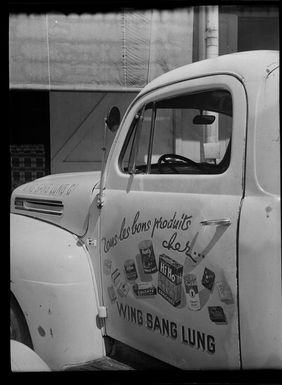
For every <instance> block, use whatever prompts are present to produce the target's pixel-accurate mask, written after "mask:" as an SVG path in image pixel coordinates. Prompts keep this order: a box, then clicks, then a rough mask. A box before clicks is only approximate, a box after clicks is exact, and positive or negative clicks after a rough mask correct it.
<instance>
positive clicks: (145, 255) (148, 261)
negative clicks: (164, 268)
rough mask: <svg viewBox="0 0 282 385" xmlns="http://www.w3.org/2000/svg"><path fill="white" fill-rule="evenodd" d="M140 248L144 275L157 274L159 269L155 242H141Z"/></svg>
mask: <svg viewBox="0 0 282 385" xmlns="http://www.w3.org/2000/svg"><path fill="white" fill-rule="evenodd" d="M138 247H139V251H140V254H141V260H142V265H143V270H144V273H146V274H152V273H156V272H157V270H158V269H157V263H156V257H155V253H154V248H153V242H152V241H150V240H145V241H142V242H140V243H139V245H138Z"/></svg>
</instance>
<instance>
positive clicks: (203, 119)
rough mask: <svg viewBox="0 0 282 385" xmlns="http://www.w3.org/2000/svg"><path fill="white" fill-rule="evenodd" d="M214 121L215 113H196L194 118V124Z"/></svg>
mask: <svg viewBox="0 0 282 385" xmlns="http://www.w3.org/2000/svg"><path fill="white" fill-rule="evenodd" d="M214 121H215V116H214V115H196V116H195V117H194V119H193V124H212V123H213V122H214Z"/></svg>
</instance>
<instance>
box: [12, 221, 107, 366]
mask: <svg viewBox="0 0 282 385" xmlns="http://www.w3.org/2000/svg"><path fill="white" fill-rule="evenodd" d="M94 279H95V278H94V274H92V273H91V260H90V257H89V254H88V251H87V249H86V247H85V245H84V244H83V243H82V242H81V241H80V240H79V239H78V238H77V236H75V235H74V234H71V233H69V232H67V231H65V230H63V229H61V228H59V227H56V226H53V225H51V224H48V223H45V222H42V221H39V220H36V219H32V218H29V217H25V216H21V215H15V214H11V290H12V292H13V294H14V295H15V297H16V299H17V301H18V303H19V305H20V306H21V309H22V311H23V313H24V315H25V318H26V321H27V324H28V327H29V331H30V335H31V338H32V342H33V346H34V350H35V352H36V353H37V354H38V355H39V356H40V357H41V358H42V359H43V360H44V361H45V362H46V363H47V364H48V366H49V367H50V368H51V369H53V370H59V369H62V368H63V367H64V366H67V365H75V364H81V363H84V362H86V361H90V360H93V359H97V358H101V357H102V356H103V355H104V354H105V349H104V344H103V337H102V332H101V330H100V329H99V328H98V327H97V324H96V320H97V315H98V295H97V294H98V293H97V292H96V287H97V286H96V284H95V281H94Z"/></svg>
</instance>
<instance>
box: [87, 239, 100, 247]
mask: <svg viewBox="0 0 282 385" xmlns="http://www.w3.org/2000/svg"><path fill="white" fill-rule="evenodd" d="M86 243H87V245H88V246H94V247H96V246H97V239H92V238H87V240H86Z"/></svg>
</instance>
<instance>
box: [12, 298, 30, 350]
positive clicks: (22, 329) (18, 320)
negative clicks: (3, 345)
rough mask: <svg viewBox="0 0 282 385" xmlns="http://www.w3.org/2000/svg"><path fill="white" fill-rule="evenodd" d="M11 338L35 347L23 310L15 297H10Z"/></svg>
mask: <svg viewBox="0 0 282 385" xmlns="http://www.w3.org/2000/svg"><path fill="white" fill-rule="evenodd" d="M10 338H11V339H12V340H16V341H19V342H21V343H23V344H25V345H27V346H28V347H30V348H31V349H33V346H32V341H31V337H30V334H29V330H28V326H27V323H26V320H25V318H24V315H23V312H22V311H21V309H20V307H19V305H18V304H17V302H16V300H15V299H14V298H13V297H11V299H10Z"/></svg>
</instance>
